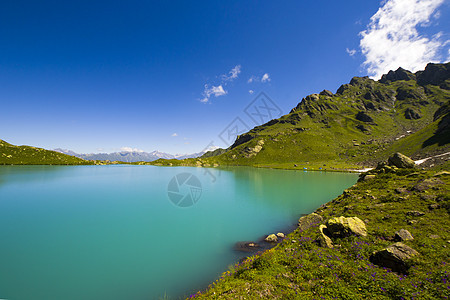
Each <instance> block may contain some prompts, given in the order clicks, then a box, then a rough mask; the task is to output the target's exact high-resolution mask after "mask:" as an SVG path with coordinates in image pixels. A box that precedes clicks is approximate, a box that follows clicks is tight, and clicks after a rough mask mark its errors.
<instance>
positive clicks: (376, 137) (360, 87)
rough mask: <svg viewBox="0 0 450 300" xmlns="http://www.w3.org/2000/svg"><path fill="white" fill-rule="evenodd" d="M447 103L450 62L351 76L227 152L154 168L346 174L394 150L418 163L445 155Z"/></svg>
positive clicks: (449, 136)
mask: <svg viewBox="0 0 450 300" xmlns="http://www.w3.org/2000/svg"><path fill="white" fill-rule="evenodd" d="M449 100H450V63H447V64H429V65H428V66H427V68H426V69H425V71H420V72H417V73H415V74H413V73H411V72H409V71H406V70H403V69H399V70H397V71H395V72H393V71H391V72H390V73H389V74H387V75H385V76H383V78H382V79H381V80H380V81H374V80H372V79H370V78H368V77H355V78H353V79H352V80H351V81H350V83H349V84H344V85H342V86H341V87H340V88H339V89H338V91H337V92H336V93H335V94H333V93H332V92H330V91H326V90H324V91H322V92H321V93H320V94H312V95H309V96H307V97H305V98H304V99H302V100H301V102H300V103H299V104H298V105H297V106H296V107H295V108H294V109H292V111H291V112H290V113H289V114H287V115H285V116H282V117H281V118H279V119H275V120H271V121H270V122H268V123H266V124H264V125H261V126H257V127H255V128H253V129H252V130H250V131H249V132H248V133H245V134H243V135H241V136H239V137H238V138H237V140H236V141H235V143H234V144H233V145H232V146H231V147H230V148H228V149H226V151H225V150H222V151H217V150H216V153H208V154H206V155H204V156H203V157H201V158H200V159H191V160H184V161H164V160H158V161H156V162H155V164H162V165H170V164H172V165H180V164H181V165H203V166H211V165H214V164H218V165H250V166H257V167H263V166H267V167H275V168H277V167H280V168H304V167H306V168H309V169H311V168H313V169H319V168H322V169H345V168H356V167H361V166H371V165H375V164H376V162H377V161H380V160H383V159H386V158H387V157H388V156H389V155H390V154H392V152H394V151H398V150H400V151H402V152H403V153H405V154H407V155H410V156H412V157H414V158H421V157H423V156H424V155H428V154H429V153H442V152H445V151H448V150H449V149H450V146H449V145H450V144H449V142H450V132H449V126H448V123H449V122H448V119H449V113H450V112H449V109H448V106H449V104H448V103H449ZM445 107H446V108H447V109H445ZM295 165H297V166H295Z"/></svg>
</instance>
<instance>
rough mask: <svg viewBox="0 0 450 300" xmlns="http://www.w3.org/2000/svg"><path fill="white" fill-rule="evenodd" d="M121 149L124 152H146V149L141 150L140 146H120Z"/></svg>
mask: <svg viewBox="0 0 450 300" xmlns="http://www.w3.org/2000/svg"><path fill="white" fill-rule="evenodd" d="M120 151H122V152H145V151H144V150H141V149H138V148H131V147H122V148H120Z"/></svg>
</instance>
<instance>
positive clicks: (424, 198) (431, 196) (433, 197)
mask: <svg viewBox="0 0 450 300" xmlns="http://www.w3.org/2000/svg"><path fill="white" fill-rule="evenodd" d="M419 197H420V199H422V200H434V199H435V198H436V195H427V194H423V193H422V194H420V196H419Z"/></svg>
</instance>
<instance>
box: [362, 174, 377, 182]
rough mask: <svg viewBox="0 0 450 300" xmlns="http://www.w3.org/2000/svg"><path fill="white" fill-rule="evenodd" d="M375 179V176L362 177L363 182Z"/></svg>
mask: <svg viewBox="0 0 450 300" xmlns="http://www.w3.org/2000/svg"><path fill="white" fill-rule="evenodd" d="M375 177H376V175H366V176H364V181H366V180H370V179H374V178H375Z"/></svg>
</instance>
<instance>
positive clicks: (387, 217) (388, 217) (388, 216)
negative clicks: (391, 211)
mask: <svg viewBox="0 0 450 300" xmlns="http://www.w3.org/2000/svg"><path fill="white" fill-rule="evenodd" d="M382 219H383V220H389V219H392V217H391V216H390V215H385V216H383V218H382Z"/></svg>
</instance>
